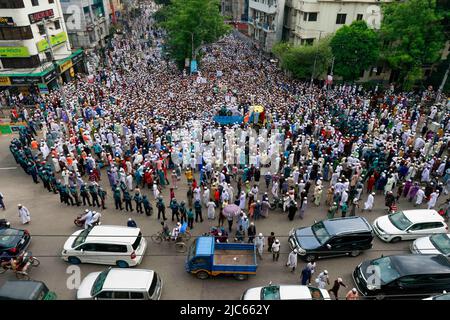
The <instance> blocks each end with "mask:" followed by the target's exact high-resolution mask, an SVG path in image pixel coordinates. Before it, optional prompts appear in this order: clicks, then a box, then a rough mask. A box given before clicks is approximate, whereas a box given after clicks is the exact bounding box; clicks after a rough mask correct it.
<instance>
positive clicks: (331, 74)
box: [326, 56, 334, 107]
mask: <svg viewBox="0 0 450 320" xmlns="http://www.w3.org/2000/svg"><path fill="white" fill-rule="evenodd" d="M333 68H334V56H333V59H332V60H331V72H330V76H331V81H333ZM328 89H329V85H328V79H327V104H326V106H327V107H328Z"/></svg>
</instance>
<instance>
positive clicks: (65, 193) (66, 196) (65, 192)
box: [60, 186, 74, 206]
mask: <svg viewBox="0 0 450 320" xmlns="http://www.w3.org/2000/svg"><path fill="white" fill-rule="evenodd" d="M60 192H61V193H62V194H63V201H64V203H65V204H67V205H72V206H73V205H74V202H73V199H72V197H71V196H70V193H69V188H68V187H67V186H61V191H60ZM69 201H70V203H69Z"/></svg>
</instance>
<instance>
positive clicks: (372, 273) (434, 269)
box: [353, 254, 450, 299]
mask: <svg viewBox="0 0 450 320" xmlns="http://www.w3.org/2000/svg"><path fill="white" fill-rule="evenodd" d="M353 280H354V281H355V283H356V287H357V289H358V291H359V292H361V294H363V295H364V296H369V297H376V298H377V299H383V298H385V297H390V298H405V297H407V296H408V297H409V298H419V297H426V296H429V295H432V294H439V293H442V291H443V290H449V289H450V262H449V260H448V259H447V258H446V257H445V256H443V255H416V254H410V255H393V256H386V257H381V258H378V259H374V260H367V261H364V262H362V263H361V264H359V265H358V266H357V267H356V268H355V270H354V271H353Z"/></svg>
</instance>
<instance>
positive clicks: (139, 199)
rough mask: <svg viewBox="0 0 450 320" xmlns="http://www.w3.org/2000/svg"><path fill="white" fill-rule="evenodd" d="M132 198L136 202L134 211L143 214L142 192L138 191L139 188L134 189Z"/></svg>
mask: <svg viewBox="0 0 450 320" xmlns="http://www.w3.org/2000/svg"><path fill="white" fill-rule="evenodd" d="M133 200H134V201H135V202H136V211H137V212H138V213H140V214H143V213H144V211H143V210H142V202H143V198H142V194H141V192H140V191H139V189H136V193H135V194H134V197H133Z"/></svg>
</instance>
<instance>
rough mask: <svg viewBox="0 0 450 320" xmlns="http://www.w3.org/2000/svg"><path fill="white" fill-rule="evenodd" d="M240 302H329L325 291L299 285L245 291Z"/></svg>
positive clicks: (272, 285) (269, 286) (271, 285)
mask: <svg viewBox="0 0 450 320" xmlns="http://www.w3.org/2000/svg"><path fill="white" fill-rule="evenodd" d="M241 300H330V295H329V294H328V291H327V290H325V289H319V288H315V287H311V286H301V285H291V284H288V285H284V284H282V285H274V284H269V285H268V286H265V287H256V288H251V289H247V290H246V291H245V292H244V293H243V294H242V297H241Z"/></svg>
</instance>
